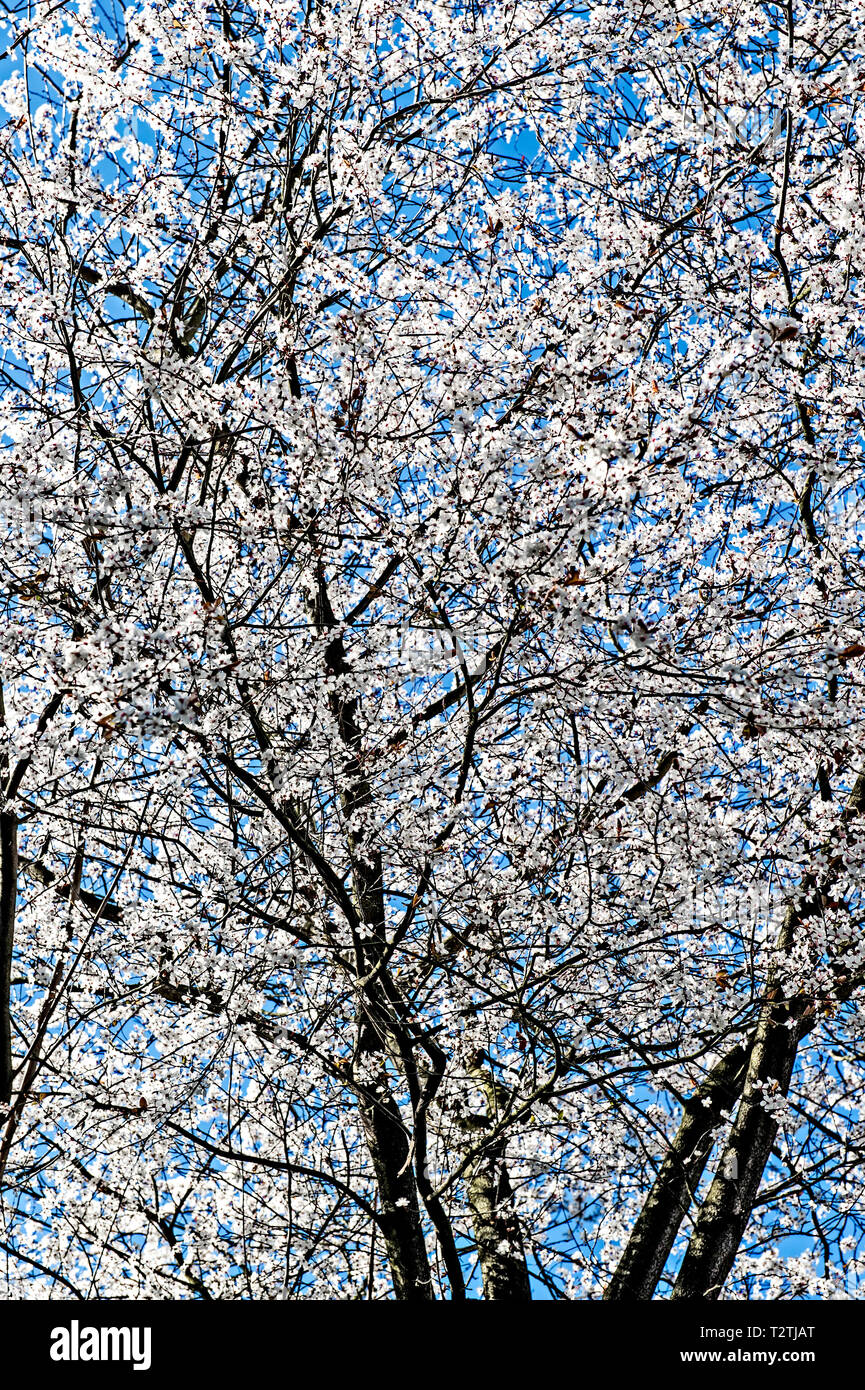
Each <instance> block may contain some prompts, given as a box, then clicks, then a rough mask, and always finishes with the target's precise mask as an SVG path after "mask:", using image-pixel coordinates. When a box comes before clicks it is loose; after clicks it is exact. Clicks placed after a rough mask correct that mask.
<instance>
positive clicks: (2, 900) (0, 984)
mask: <svg viewBox="0 0 865 1390" xmlns="http://www.w3.org/2000/svg"><path fill="white" fill-rule="evenodd" d="M17 898H18V821H17V818H16V816H15V815H14V814H13V813H11V812H9V811H3V812H0V1102H2V1103H3V1104H5V1105H8V1104H9V1101H10V1099H11V1096H12V1017H11V1014H12V1001H11V998H10V992H11V985H12V950H13V946H14V937H15V906H16V902H17Z"/></svg>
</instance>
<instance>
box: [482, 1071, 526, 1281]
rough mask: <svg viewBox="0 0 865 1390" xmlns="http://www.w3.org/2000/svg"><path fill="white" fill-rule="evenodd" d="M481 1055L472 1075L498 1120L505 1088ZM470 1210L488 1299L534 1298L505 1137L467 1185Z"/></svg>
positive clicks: (489, 1117) (491, 1119) (489, 1112)
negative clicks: (506, 1154) (511, 1180)
mask: <svg viewBox="0 0 865 1390" xmlns="http://www.w3.org/2000/svg"><path fill="white" fill-rule="evenodd" d="M482 1060H486V1058H485V1054H484V1053H479V1054H478V1056H477V1057H476V1058H474V1059H473V1060H472V1062H471V1063H470V1064H469V1068H468V1071H469V1075H470V1076H474V1077H475V1078H476V1080H477V1081H478V1084H479V1085H480V1086H481V1088H482V1090H483V1092H484V1095H485V1096H486V1102H487V1107H486V1108H487V1120H488V1123H489V1124H495V1122H496V1119H497V1118H498V1111H499V1106H500V1103H501V1104H504V1103H506V1102H507V1092H506V1091H505V1090H504V1088H503V1087H498V1086H497V1085H496V1083H495V1079H494V1077H493V1075H492V1072H488V1071H485V1070H484V1068H483V1067H482V1066H481V1061H482ZM468 1200H469V1210H470V1211H471V1216H472V1226H473V1228H474V1233H475V1241H476V1242H477V1248H478V1259H479V1261H480V1266H481V1279H482V1281H483V1295H484V1299H485V1300H495V1301H497V1302H506V1303H529V1302H531V1298H532V1291H531V1285H530V1283H529V1271H528V1266H527V1264H526V1254H525V1250H524V1248H523V1240H522V1233H521V1231H520V1222H519V1217H518V1216H517V1213H516V1211H515V1210H514V1205H513V1192H512V1189H511V1183H510V1178H509V1176H508V1170H507V1167H506V1166H505V1141H504V1139H502V1140H499V1141H498V1142H496V1143H495V1144H493V1145H492V1146H491V1147H490V1148H489V1149H486V1150H485V1151H484V1152H483V1153H481V1154H480V1156H479V1157H478V1159H477V1160H476V1162H475V1166H474V1168H473V1170H472V1172H471V1176H470V1178H469V1183H468Z"/></svg>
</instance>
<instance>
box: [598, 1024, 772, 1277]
mask: <svg viewBox="0 0 865 1390" xmlns="http://www.w3.org/2000/svg"><path fill="white" fill-rule="evenodd" d="M747 1059H748V1053H747V1051H746V1049H745V1048H744V1047H743V1046H742V1045H741V1044H739V1043H737V1045H736V1046H735V1047H734V1048H732V1049H731V1050H730V1051H729V1052H728V1053H727V1054H726V1056H724V1057H722V1058H721V1059H720V1061H718V1062H716V1063H715V1065H714V1067H713V1068H712V1070H711V1071H710V1072H709V1074H708V1076H707V1077H706V1080H705V1081H704V1082H703V1084H702V1086H700V1087H699V1089H698V1090H697V1091H696V1092H695V1093H694V1095H693V1096H692V1097H691V1098H690V1100H689V1101H688V1102H687V1104H686V1106H685V1113H684V1115H683V1116H682V1122H681V1124H680V1125H679V1129H678V1131H677V1133H676V1137H675V1139H674V1140H673V1142H672V1145H671V1147H670V1151H669V1153H668V1154H667V1156H666V1158H665V1159H664V1162H663V1163H662V1164H661V1167H660V1169H659V1170H658V1175H657V1177H656V1178H655V1181H654V1183H653V1185H652V1190H651V1192H650V1193H649V1196H648V1197H647V1199H646V1202H645V1204H644V1206H643V1208H642V1210H641V1211H640V1214H639V1216H638V1217H637V1220H636V1223H635V1225H634V1229H633V1231H632V1232H631V1236H630V1239H629V1240H628V1243H627V1245H626V1246H625V1250H624V1253H623V1254H622V1257H621V1259H620V1260H619V1263H618V1265H617V1267H616V1272H615V1274H614V1275H613V1277H612V1279H611V1280H610V1282H609V1284H608V1286H607V1289H606V1291H605V1293H604V1298H605V1300H615V1301H637V1300H640V1299H651V1298H652V1297H653V1296H654V1293H655V1288H656V1286H657V1283H658V1280H659V1279H660V1277H661V1275H662V1274H663V1272H664V1266H665V1265H666V1263H667V1260H668V1258H669V1255H670V1251H671V1250H672V1248H673V1243H674V1241H675V1239H676V1236H677V1234H678V1231H679V1227H680V1226H681V1224H682V1221H683V1219H684V1217H685V1215H686V1214H687V1212H688V1209H689V1207H690V1206H691V1203H692V1202H693V1200H694V1191H695V1189H696V1187H697V1185H698V1183H699V1181H700V1178H701V1177H702V1175H703V1170H704V1168H705V1166H706V1163H707V1162H708V1159H709V1155H710V1153H711V1152H712V1142H713V1140H712V1132H713V1129H714V1127H715V1125H716V1124H717V1123H718V1121H719V1119H720V1115H721V1111H722V1110H727V1109H731V1108H732V1107H733V1106H734V1105H735V1103H736V1101H737V1099H738V1097H739V1095H740V1094H741V1090H742V1084H743V1081H744V1077H745V1068H746V1064H747Z"/></svg>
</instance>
